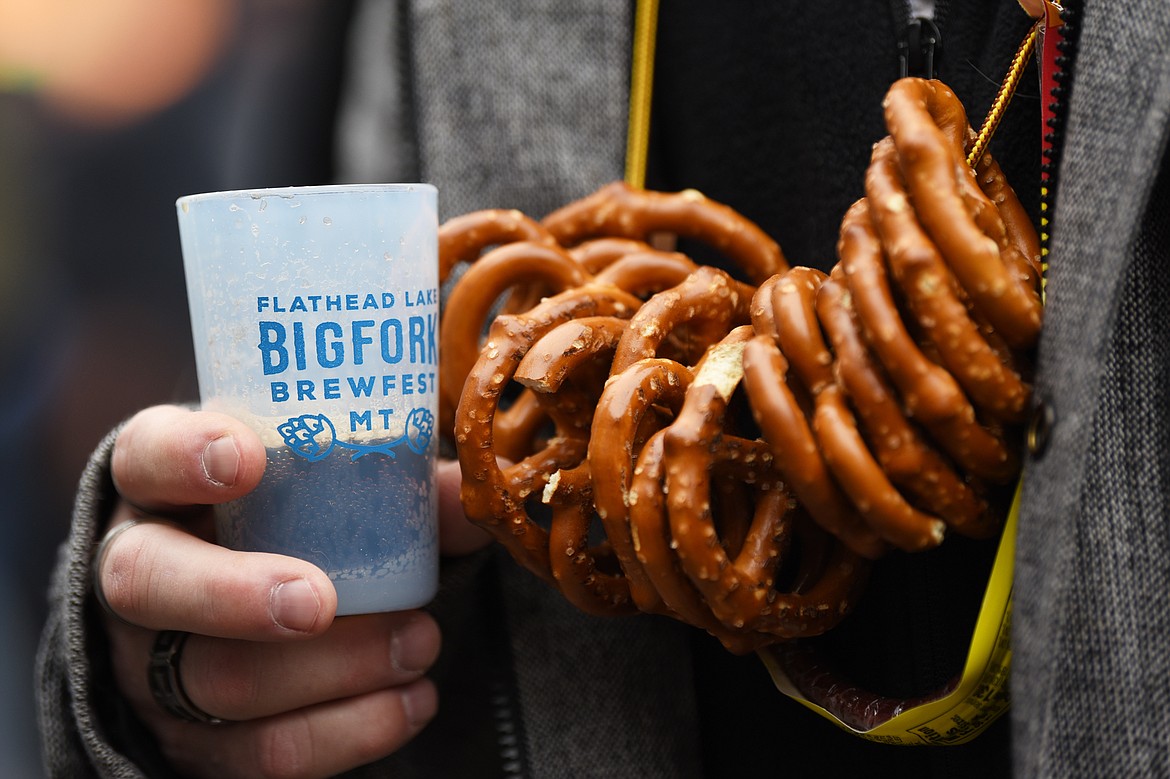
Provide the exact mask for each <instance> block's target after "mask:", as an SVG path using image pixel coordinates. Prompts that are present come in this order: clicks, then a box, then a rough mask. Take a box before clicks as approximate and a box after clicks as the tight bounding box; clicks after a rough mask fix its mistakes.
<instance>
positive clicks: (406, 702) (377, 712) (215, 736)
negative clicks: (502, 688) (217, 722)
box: [160, 679, 437, 779]
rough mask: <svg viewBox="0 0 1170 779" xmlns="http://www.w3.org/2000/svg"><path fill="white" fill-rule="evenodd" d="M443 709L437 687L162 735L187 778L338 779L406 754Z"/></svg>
mask: <svg viewBox="0 0 1170 779" xmlns="http://www.w3.org/2000/svg"><path fill="white" fill-rule="evenodd" d="M436 709H437V698H436V695H435V689H434V685H433V684H431V682H430V681H429V680H427V679H419V680H418V681H415V682H413V683H411V684H409V685H406V686H403V687H399V688H395V689H391V690H380V691H378V692H374V693H369V694H366V695H362V696H357V697H355V698H351V699H347V700H342V701H332V702H329V703H324V704H321V705H319V706H315V707H312V708H310V709H303V710H300V711H296V712H290V713H288V714H285V715H281V716H279V717H272V718H269V719H265V720H257V721H254V722H242V723H233V724H230V725H225V726H219V727H216V728H207V727H204V726H199V725H194V726H192V725H187V724H185V723H177V725H176V726H174V727H172V728H169V729H168V730H167V731H166V732H164V733H163V734H161V736H160V744H161V746H162V748H163V751H164V753H166V754H168V755H169V756H170V758H171V762H172V764H174V765H175V767H176V768H178V769H179V771H180V773H182V774H184V775H190V776H197V777H214V778H215V779H231V778H232V777H257V776H274V777H288V778H289V779H294V778H298V777H325V776H334V775H337V774H339V773H342V772H344V771H346V770H349V769H351V768H356V767H358V766H361V765H365V764H367V763H371V762H373V761H376V760H378V759H379V758H382V757H385V756H386V755H389V754H390V753H392V752H394V751H396V750H398V749H399V748H400V747H401V746H402V745H403V744H405V743H406V742H407V741H409V740H410V739H411V738H412V737H413V736H414V735H415V734H417V733H418V731H419V730H421V729H422V727H423V726H424V725H425V724H426V723H427V722H428V721H430V719H431V718H432V717H433V716H434V714H435V711H436Z"/></svg>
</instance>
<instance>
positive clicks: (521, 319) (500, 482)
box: [454, 285, 640, 583]
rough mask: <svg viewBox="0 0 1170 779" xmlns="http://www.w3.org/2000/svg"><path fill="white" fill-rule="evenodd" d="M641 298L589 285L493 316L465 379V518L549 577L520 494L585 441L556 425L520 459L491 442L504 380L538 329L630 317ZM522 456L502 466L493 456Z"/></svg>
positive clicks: (580, 451)
mask: <svg viewBox="0 0 1170 779" xmlns="http://www.w3.org/2000/svg"><path fill="white" fill-rule="evenodd" d="M639 305H640V301H639V300H638V299H637V298H634V297H632V296H630V295H628V294H626V293H624V292H622V291H621V290H618V289H617V288H616V287H611V286H600V285H586V286H584V287H579V288H575V289H572V290H566V291H565V292H563V293H561V294H559V295H556V296H553V297H551V298H547V299H545V300H544V301H542V302H541V304H540V305H538V306H537V307H536V308H534V309H532V310H531V311H529V312H527V313H525V314H522V315H501V316H499V317H497V318H496V319H495V321H494V322H493V323H492V325H491V328H490V330H489V332H488V338H487V341H486V343H485V344H484V346H483V348H482V349H481V351H480V358H479V360H478V361H477V362H476V364H475V366H474V367H473V368H472V370H471V372H470V373H469V374H468V376H467V380H466V382H465V384H464V386H463V393H462V396H461V398H460V402H459V406H458V410H457V413H456V417H455V423H454V435H455V443H456V447H457V451H458V455H459V465H460V470H461V471H462V473H463V482H462V488H461V492H460V499H461V501H462V503H463V505H464V511H465V513H466V514H467V517H468V519H470V520H472V521H473V522H476V523H477V524H479V525H481V526H482V527H484V528H486V529H487V530H488V531H489V532H490V533H491V534H492V535H493V536H494V537H495V538H496V539H497V540H498V541H500V542H501V543H502V544H503V545H504V546H505V547H507V548H508V550H509V552H511V553H512V555H513V557H515V558H516V559H517V560H518V561H519V562H520V563H521V564H522V565H524V566H525V567H526V568H528V569H529V570H531V571H533V572H534V573H536V574H537V575H539V576H541V577H542V578H544V579H545V580H546V581H549V582H550V583H553V582H554V578H553V575H552V569H551V567H550V563H549V546H548V532H547V531H546V530H545V529H544V528H542V527H541V526H540V525H538V524H537V523H536V522H535V521H533V520H532V518H531V517H530V516H529V515H528V512H527V510H526V507H525V501H526V500H527V499H528V497H529V496H530V495H532V494H533V492H534V491H538V490H541V491H542V490H543V489H544V484H545V483H547V481H548V479H549V477H551V475H552V474H553V473H555V472H557V471H559V470H562V469H567V468H572V467H574V466H576V465H578V464H579V463H580V462H581V460H582V459H584V456H585V449H586V442H585V440H584V439H582V438H580V437H579V436H575V435H572V434H571V433H572V432H573V431H572V430H569V431H561V430H558V431H557V432H565V433H570V434H569V435H554V436H553V437H551V438H550V439H549V440H548V441H547V443H546V446H545V448H544V449H541V450H539V451H536V452H533V453H531V454H528V455H527V456H525V457H523V458H520V457H519V456H517V455H518V454H523V452H520V453H501V452H500V451H498V450H497V448H496V446H495V438H494V432H495V431H494V425H493V422H494V419H495V416H496V414H497V412H498V411H499V403H500V399H501V396H502V395H503V393H504V389H505V387H506V385H507V384H508V383H509V382H511V380H512V377H513V376H514V375H515V373H516V370H517V368H518V367H519V365H520V362H521V360H522V359H523V358H524V356H525V354H527V352H528V350H529V349H530V348H531V347H532V345H533V344H535V343H536V342H537V341H538V340H539V339H540V338H541V336H543V335H545V334H546V333H548V332H549V331H550V330H552V329H553V328H554V327H556V326H557V325H559V324H561V323H563V322H567V321H569V320H571V319H579V318H583V317H590V316H619V317H620V316H629V315H630V314H632V313H633V311H634V310H636V309H637V307H638V306H639ZM502 454H503V456H504V457H505V459H511V460H519V461H518V462H516V464H515V465H512V466H509V467H507V468H503V469H501V467H500V465H499V463H498V461H497V458H499V457H500V456H501V455H502Z"/></svg>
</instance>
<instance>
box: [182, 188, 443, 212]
mask: <svg viewBox="0 0 1170 779" xmlns="http://www.w3.org/2000/svg"><path fill="white" fill-rule="evenodd" d="M355 192H356V193H360V192H370V193H376V194H382V193H387V192H429V193H435V192H438V190H437V189H436V188H435V186H434V185H433V184H424V183H396V184H389V183H385V184H378V183H374V184H315V185H311V186H293V187H254V188H250V189H226V190H221V191H216V192H197V193H194V194H190V195H183V196H182V197H179V198H178V199H176V200H175V205H177V206H182V205H184V204H187V205H190V204H193V203H199V202H203V201H208V200H242V199H251V200H259V199H261V198H265V197H282V198H293V197H306V196H308V197H312V196H314V195H332V194H344V193H355Z"/></svg>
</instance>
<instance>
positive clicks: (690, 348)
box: [612, 266, 750, 373]
mask: <svg viewBox="0 0 1170 779" xmlns="http://www.w3.org/2000/svg"><path fill="white" fill-rule="evenodd" d="M749 303H750V301H749V300H744V299H743V298H742V297H741V296H740V293H739V288H738V287H737V286H736V285H735V284H734V282H733V280H732V279H731V277H730V276H728V275H727V274H726V273H724V272H723V271H721V270H719V269H718V268H712V267H708V266H704V267H701V268H699V269H698V270H696V271H695V272H694V273H692V274H691V275H689V276H688V277H687V278H686V279H684V280H683V282H682V283H681V284H679V285H678V286H676V287H672V288H671V289H668V290H664V291H663V292H660V293H659V294H657V295H654V296H653V297H651V298H650V299H649V300H647V301H646V302H645V303H644V304H643V305H642V307H641V308H639V309H638V311H637V313H635V314H634V316H633V318H632V319H631V320H630V326H629V328H628V329H627V330H626V334H625V335H624V336H623V337H622V340H621V343H619V344H618V349H617V353H616V354H615V355H614V360H613V369H612V370H613V372H614V373H620V372H621V371H622V370H624V369H625V368H626V367H628V366H629V365H632V364H633V363H635V362H637V361H638V360H641V359H643V358H645V357H653V356H655V355H657V354H658V350H659V348H660V347H661V346H662V345H663V343H664V342H665V341H666V339H667V337H668V336H670V335H675V336H678V335H679V332H680V330H681V326H682V325H683V324H686V325H687V330H688V334H687V335H686V337H685V338H684V339H683V340H681V341H680V342H676V344H675V346H676V348H681V352H682V354H681V358H682V359H681V360H680V361H682V362H694V361H695V360H694V359H691V358H693V357H694V356H695V355H696V353H697V354H698V355H701V354H702V351H703V350H705V349H706V348H707V347H708V346H709V345H711V344H712V343H714V342H716V341H718V340H719V339H720V337H722V335H723V334H724V333H726V332H727V331H728V330H729V329H730V328H731V327H734V326H735V325H738V324H742V323H745V322H747V321H748V318H749V315H748V304H749Z"/></svg>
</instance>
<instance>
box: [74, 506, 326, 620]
mask: <svg viewBox="0 0 1170 779" xmlns="http://www.w3.org/2000/svg"><path fill="white" fill-rule="evenodd" d="M130 511H131V510H130V509H129V508H128V507H126V506H123V507H122V508H120V509H119V510H118V512H116V514H115V523H117V522H119V521H126V520H128V519H129V514H130ZM97 562H98V565H99V570H98V571H97V574H96V575H97V577H98V581H99V586H100V587H101V589H102V592H103V594H104V596H105V600H106V603H107V604H108V605H109V608H110V610H111V611H113V612H114V614H116V615H117V616H118V617H121V618H122V619H123V620H125V621H127V622H130V623H132V624H135V625H141V626H143V627H146V628H150V629H153V630H185V631H188V632H191V633H201V634H205V635H213V636H221V637H224V638H238V639H249V640H256V641H265V640H269V641H270V640H274V639H281V638H307V637H309V636H313V635H317V634H319V633H321V632H322V631H323V630H325V629H326V628H327V627H328V626H329V624H330V623H331V622H332V621H333V616H334V613H335V612H336V610H337V594H336V592H335V591H334V589H333V584H332V583H331V582H330V581H329V577H328V576H326V575H325V573H324V572H323V571H321V569H319V568H317V567H316V566H315V565H312V564H311V563H308V562H305V561H303V560H298V559H296V558H292V557H285V556H283V555H275V554H261V553H255V552H233V551H230V550H228V549H224V548H223V547H219V546H216V545H215V544H211V543H208V542H206V541H203V540H201V539H199V538H196V537H195V536H192V535H190V534H189V533H186V532H184V531H183V530H181V529H179V528H178V527H175V526H173V525H170V524H163V523H159V522H143V523H140V524H137V525H134V526H133V527H130V528H129V529H127V530H125V531H124V532H122V533H120V534H118V535H117V537H115V538H113V539H112V540H111V541H110V543H109V545H108V546H107V548H106V549H105V551H104V554H103V555H102V557H101V559H100V560H98V561H97Z"/></svg>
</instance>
